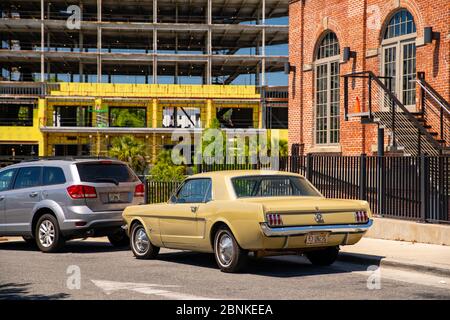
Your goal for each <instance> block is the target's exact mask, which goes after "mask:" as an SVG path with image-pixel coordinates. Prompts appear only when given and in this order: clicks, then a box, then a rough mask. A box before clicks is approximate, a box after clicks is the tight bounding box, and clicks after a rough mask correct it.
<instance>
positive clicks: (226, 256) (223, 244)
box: [217, 233, 234, 267]
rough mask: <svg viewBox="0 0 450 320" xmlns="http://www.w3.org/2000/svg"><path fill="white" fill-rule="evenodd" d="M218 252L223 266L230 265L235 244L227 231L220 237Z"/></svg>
mask: <svg viewBox="0 0 450 320" xmlns="http://www.w3.org/2000/svg"><path fill="white" fill-rule="evenodd" d="M217 253H218V256H219V260H220V262H221V264H222V265H223V266H225V267H226V266H229V265H230V264H231V262H232V261H233V255H234V246H233V240H232V239H231V237H230V236H229V235H228V234H227V233H223V234H222V235H221V236H220V237H219V241H218V246H217Z"/></svg>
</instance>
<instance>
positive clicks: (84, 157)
mask: <svg viewBox="0 0 450 320" xmlns="http://www.w3.org/2000/svg"><path fill="white" fill-rule="evenodd" d="M90 159H91V160H117V159H115V158H111V157H101V156H50V157H36V158H31V159H23V160H22V161H20V162H34V161H41V160H62V161H76V160H90Z"/></svg>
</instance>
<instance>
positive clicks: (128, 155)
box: [109, 135, 147, 174]
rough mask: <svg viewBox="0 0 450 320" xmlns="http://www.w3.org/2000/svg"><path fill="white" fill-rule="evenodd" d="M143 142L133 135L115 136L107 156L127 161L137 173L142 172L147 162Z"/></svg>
mask: <svg viewBox="0 0 450 320" xmlns="http://www.w3.org/2000/svg"><path fill="white" fill-rule="evenodd" d="M145 149H146V147H145V144H144V143H143V142H141V141H139V140H137V139H136V138H135V137H133V136H129V135H127V136H122V137H117V138H115V139H114V140H113V141H112V147H111V149H109V156H110V157H113V158H117V159H118V160H120V161H124V162H127V163H128V164H129V165H130V167H131V168H133V170H134V171H135V172H136V173H138V174H143V173H144V171H145V168H146V167H147V163H146V162H145V157H146V156H147V152H146V150H145Z"/></svg>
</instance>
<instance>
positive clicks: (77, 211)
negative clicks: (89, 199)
mask: <svg viewBox="0 0 450 320" xmlns="http://www.w3.org/2000/svg"><path fill="white" fill-rule="evenodd" d="M65 209H66V210H65V211H66V212H65V217H66V219H64V221H62V222H61V232H62V234H63V235H64V236H66V237H85V236H104V235H108V234H111V233H113V232H114V231H117V230H118V229H119V228H120V227H121V226H123V225H125V222H124V220H123V218H122V212H123V211H122V210H118V211H101V212H95V211H92V210H91V209H89V208H88V207H86V206H72V207H66V208H65Z"/></svg>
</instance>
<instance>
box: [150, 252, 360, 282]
mask: <svg viewBox="0 0 450 320" xmlns="http://www.w3.org/2000/svg"><path fill="white" fill-rule="evenodd" d="M158 260H161V261H167V262H173V263H181V264H186V265H192V266H197V267H203V268H210V269H216V270H217V271H219V267H218V266H217V264H216V261H215V259H214V256H213V255H212V254H207V253H196V252H190V251H182V252H170V253H160V254H159V255H158ZM367 267H368V265H364V264H353V263H348V264H345V268H343V267H342V266H341V265H338V262H337V263H336V264H334V265H331V266H328V267H319V266H313V265H312V264H310V263H309V261H308V260H307V259H306V258H305V257H302V256H279V257H267V258H262V259H256V258H252V257H251V258H250V259H249V263H248V265H247V266H246V268H245V269H244V270H243V271H242V273H243V274H254V275H260V276H268V277H280V278H289V277H298V276H311V275H320V274H339V273H348V272H353V271H366V270H367Z"/></svg>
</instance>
